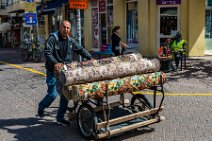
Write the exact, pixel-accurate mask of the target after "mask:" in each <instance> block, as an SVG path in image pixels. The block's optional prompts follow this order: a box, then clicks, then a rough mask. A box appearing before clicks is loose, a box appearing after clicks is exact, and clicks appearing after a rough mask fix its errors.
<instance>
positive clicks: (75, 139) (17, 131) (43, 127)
mask: <svg viewBox="0 0 212 141" xmlns="http://www.w3.org/2000/svg"><path fill="white" fill-rule="evenodd" d="M0 130H2V131H3V130H4V131H6V132H8V133H9V134H10V138H9V140H11V138H13V139H12V140H14V139H15V140H18V141H34V140H38V141H60V140H63V141H79V140H81V141H82V140H85V139H84V138H83V137H82V136H81V135H80V132H79V130H78V127H77V125H76V121H72V122H71V126H70V127H66V126H62V125H59V124H57V123H55V121H53V120H48V119H45V120H44V119H39V118H36V117H31V118H19V119H15V118H14V119H0ZM152 131H154V129H153V128H149V127H145V128H140V129H138V130H132V131H129V132H125V133H123V134H120V135H117V136H114V137H111V138H109V139H104V140H105V141H109V140H114V141H121V140H124V139H129V138H133V137H135V136H137V135H141V134H145V133H148V132H152ZM3 137H4V136H3ZM3 140H8V136H7V138H3Z"/></svg>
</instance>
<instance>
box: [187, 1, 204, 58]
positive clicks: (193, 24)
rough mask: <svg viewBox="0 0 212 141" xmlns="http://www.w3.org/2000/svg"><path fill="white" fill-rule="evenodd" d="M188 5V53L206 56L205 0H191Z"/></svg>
mask: <svg viewBox="0 0 212 141" xmlns="http://www.w3.org/2000/svg"><path fill="white" fill-rule="evenodd" d="M188 5H189V7H188V15H189V17H188V19H187V20H188V55H189V56H204V50H205V0H189V2H188Z"/></svg>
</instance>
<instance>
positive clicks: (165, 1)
mask: <svg viewBox="0 0 212 141" xmlns="http://www.w3.org/2000/svg"><path fill="white" fill-rule="evenodd" d="M175 4H181V0H157V5H175Z"/></svg>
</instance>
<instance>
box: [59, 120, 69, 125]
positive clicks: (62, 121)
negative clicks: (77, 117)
mask: <svg viewBox="0 0 212 141" xmlns="http://www.w3.org/2000/svg"><path fill="white" fill-rule="evenodd" d="M57 122H58V123H60V124H62V125H65V126H70V122H68V121H67V120H65V119H63V120H61V121H57Z"/></svg>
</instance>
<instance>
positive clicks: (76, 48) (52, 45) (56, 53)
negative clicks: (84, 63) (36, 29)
mask: <svg viewBox="0 0 212 141" xmlns="http://www.w3.org/2000/svg"><path fill="white" fill-rule="evenodd" d="M59 34H60V33H59V32H54V33H51V34H50V35H49V38H48V40H47V42H46V46H45V49H44V54H45V57H46V69H47V70H48V71H50V72H53V71H54V65H55V64H57V63H66V64H67V63H71V62H72V58H73V52H75V53H77V54H80V55H81V56H82V57H84V58H86V59H88V60H90V59H91V58H92V56H91V55H90V53H89V52H88V51H87V50H85V49H84V48H83V47H81V46H80V45H79V44H78V43H77V42H76V41H75V40H74V39H73V38H71V37H68V48H67V49H66V50H63V51H62V50H61V49H62V48H63V47H60V46H59V36H60V35H59ZM61 51H62V52H63V53H62V54H63V55H61Z"/></svg>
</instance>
